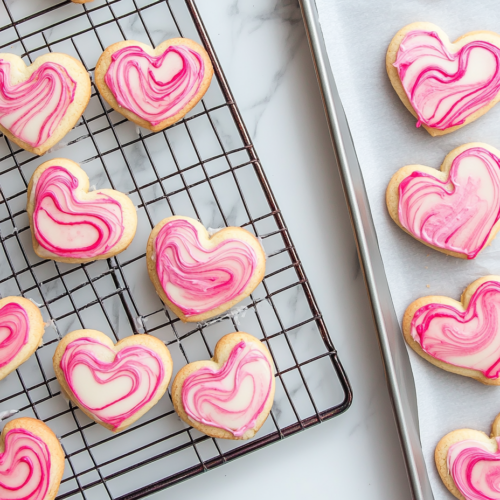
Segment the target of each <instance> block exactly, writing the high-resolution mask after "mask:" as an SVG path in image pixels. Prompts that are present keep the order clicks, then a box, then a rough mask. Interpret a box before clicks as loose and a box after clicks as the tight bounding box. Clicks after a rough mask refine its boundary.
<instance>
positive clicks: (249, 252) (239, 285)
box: [154, 218, 257, 316]
mask: <svg viewBox="0 0 500 500" xmlns="http://www.w3.org/2000/svg"><path fill="white" fill-rule="evenodd" d="M154 249H155V259H156V272H157V275H158V279H159V281H160V283H161V286H162V288H163V290H164V291H165V294H166V295H167V298H168V299H169V300H170V301H171V302H172V303H173V304H175V305H176V306H177V307H178V308H179V309H180V310H181V311H182V312H183V313H184V315H185V316H193V315H196V314H201V313H204V312H206V311H210V310H212V309H215V308H217V307H219V306H220V305H222V304H224V303H226V302H229V301H231V300H232V299H234V298H236V297H238V295H240V294H241V293H242V292H243V291H244V290H245V289H246V287H247V285H248V283H249V282H250V280H251V278H252V276H253V273H254V270H255V269H256V267H257V255H256V252H255V250H254V248H253V247H252V246H251V245H250V244H249V243H247V242H246V241H243V240H238V239H225V240H223V241H221V242H220V243H219V244H218V245H217V246H215V247H213V248H206V247H205V246H204V245H202V243H201V242H200V238H199V234H198V229H197V228H196V227H195V226H194V225H193V224H192V223H191V222H190V221H189V220H187V219H185V218H183V219H172V220H170V221H169V222H167V223H166V224H165V225H164V226H163V227H162V228H161V229H160V231H159V232H158V234H157V236H156V239H155V241H154Z"/></svg>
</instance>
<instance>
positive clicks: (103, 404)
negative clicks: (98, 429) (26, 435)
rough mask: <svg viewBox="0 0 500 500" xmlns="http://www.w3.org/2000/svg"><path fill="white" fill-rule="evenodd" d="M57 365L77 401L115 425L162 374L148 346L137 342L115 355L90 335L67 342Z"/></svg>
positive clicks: (145, 399)
mask: <svg viewBox="0 0 500 500" xmlns="http://www.w3.org/2000/svg"><path fill="white" fill-rule="evenodd" d="M113 356H114V359H113ZM103 358H108V359H109V358H112V359H113V361H112V362H108V361H103V360H102V359H103ZM60 367H61V370H62V371H63V373H64V377H65V379H66V382H67V383H68V386H69V387H70V389H71V391H72V392H73V394H74V395H75V398H76V399H77V400H78V402H79V403H80V404H81V405H82V406H83V407H84V408H86V409H87V410H88V411H89V412H90V413H92V414H93V415H95V416H96V417H97V418H98V419H99V420H101V421H102V422H104V423H106V424H109V425H111V426H113V427H114V428H115V429H116V428H118V427H119V426H120V424H122V423H123V422H124V421H125V420H127V419H128V418H130V417H131V416H133V415H134V414H135V413H137V412H138V411H139V410H141V409H142V408H143V407H144V406H146V405H147V404H148V403H149V402H150V401H151V400H152V399H153V398H154V396H155V394H156V392H157V390H158V388H159V387H160V385H161V383H162V381H163V378H164V376H165V370H164V367H163V363H162V360H161V358H160V356H159V355H158V354H156V353H155V352H154V351H153V350H152V349H149V348H147V347H145V346H143V345H140V344H137V345H134V346H128V347H124V348H123V349H121V350H119V351H118V352H117V353H116V355H115V352H114V351H113V350H112V349H111V348H109V347H108V346H106V345H104V344H102V343H101V342H99V341H98V340H96V339H94V338H90V337H82V338H79V339H77V340H74V341H73V342H70V343H69V344H68V345H67V346H66V350H65V351H64V354H63V356H62V358H61V363H60Z"/></svg>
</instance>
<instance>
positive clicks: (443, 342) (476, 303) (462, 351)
mask: <svg viewBox="0 0 500 500" xmlns="http://www.w3.org/2000/svg"><path fill="white" fill-rule="evenodd" d="M411 335H412V337H413V339H414V340H415V341H416V342H418V343H419V344H420V346H421V347H422V349H423V350H424V351H425V352H426V353H427V354H429V355H430V356H432V357H434V358H436V359H439V360H440V361H444V362H445V363H449V364H452V365H455V366H460V367H463V368H470V369H472V370H478V371H480V372H482V373H483V374H484V376H485V377H488V378H491V379H495V378H498V377H499V376H500V283H498V282H496V281H486V282H484V283H483V284H482V285H481V286H479V288H478V289H477V290H476V291H475V292H474V294H473V295H472V297H471V300H470V302H469V305H468V307H467V310H466V311H465V312H462V311H458V310H457V309H455V308H454V307H452V306H449V305H445V304H427V305H425V306H423V307H421V308H420V309H419V310H418V311H417V312H416V313H415V315H414V316H413V319H412V322H411Z"/></svg>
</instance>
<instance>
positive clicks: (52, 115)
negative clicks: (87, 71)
mask: <svg viewBox="0 0 500 500" xmlns="http://www.w3.org/2000/svg"><path fill="white" fill-rule="evenodd" d="M76 86H77V83H76V81H75V80H74V79H73V78H71V76H70V75H69V74H68V72H67V70H66V69H65V68H64V67H63V66H61V65H60V64H57V63H55V62H45V63H43V64H42V65H40V66H39V67H38V68H37V69H36V70H35V71H34V72H33V73H32V74H31V76H30V77H29V78H28V79H27V80H25V81H22V82H20V83H17V84H11V63H10V62H9V61H7V60H5V59H2V57H1V56H0V124H1V125H2V126H3V127H5V128H6V129H7V130H9V131H10V132H11V133H12V134H13V135H15V136H16V137H19V139H21V140H22V141H24V142H25V143H26V144H28V145H29V146H31V147H38V146H40V145H41V144H43V143H44V142H46V141H47V139H48V138H49V137H50V136H51V135H52V134H53V132H54V131H55V130H56V128H57V127H58V125H59V124H60V122H61V120H62V118H63V116H64V115H65V114H66V112H67V110H68V108H69V106H70V104H71V103H72V102H73V100H74V98H75V90H76Z"/></svg>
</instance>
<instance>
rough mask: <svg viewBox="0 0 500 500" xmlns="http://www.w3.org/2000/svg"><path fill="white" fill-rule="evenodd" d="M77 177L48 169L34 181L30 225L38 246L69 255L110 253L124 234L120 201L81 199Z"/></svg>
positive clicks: (62, 255)
mask: <svg viewBox="0 0 500 500" xmlns="http://www.w3.org/2000/svg"><path fill="white" fill-rule="evenodd" d="M78 185H79V182H78V179H77V178H76V177H75V176H74V175H73V174H71V172H69V171H68V170H66V169H65V168H63V167H58V166H53V167H49V168H47V169H46V170H45V171H44V172H43V173H42V175H41V176H40V178H39V179H38V182H37V183H36V186H34V187H33V189H35V206H34V210H33V226H34V233H35V237H36V240H37V241H38V243H39V245H40V246H42V247H43V248H45V250H48V251H49V252H52V253H53V254H55V255H58V256H61V257H69V258H76V259H79V258H84V259H85V258H90V257H97V256H99V255H103V254H105V253H107V252H109V251H110V250H111V249H112V248H113V246H114V245H116V244H117V243H118V241H119V240H120V238H121V237H122V234H123V230H124V227H123V213H122V207H121V204H120V203H119V202H118V201H117V200H115V199H114V198H111V197H110V196H108V195H106V194H102V193H99V194H98V196H97V198H96V199H94V200H88V201H81V200H79V199H78V198H77V197H76V196H75V191H76V189H77V188H78Z"/></svg>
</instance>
